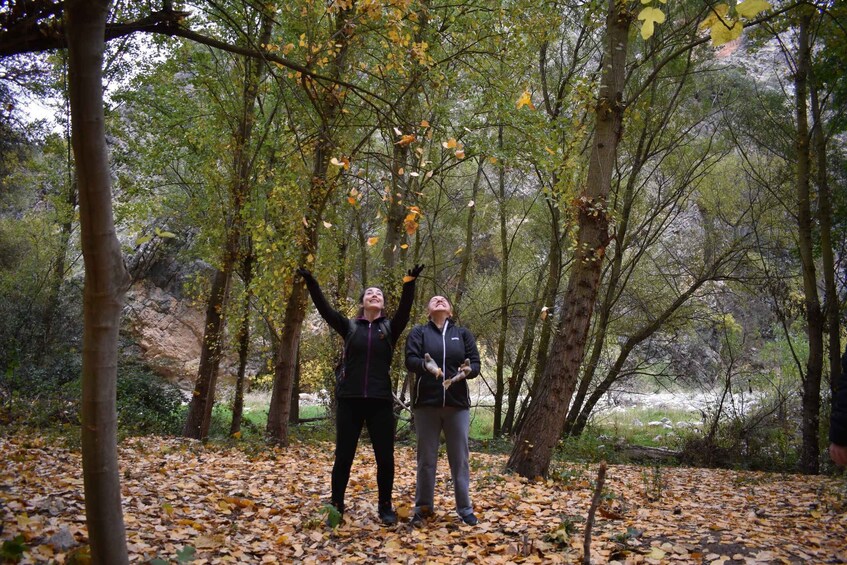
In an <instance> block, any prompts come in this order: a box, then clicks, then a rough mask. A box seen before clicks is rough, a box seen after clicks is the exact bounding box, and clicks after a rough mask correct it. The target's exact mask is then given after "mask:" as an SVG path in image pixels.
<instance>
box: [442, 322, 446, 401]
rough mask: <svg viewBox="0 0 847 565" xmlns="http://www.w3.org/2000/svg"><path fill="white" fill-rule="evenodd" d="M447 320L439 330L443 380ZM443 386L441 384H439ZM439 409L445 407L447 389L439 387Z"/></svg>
mask: <svg viewBox="0 0 847 565" xmlns="http://www.w3.org/2000/svg"><path fill="white" fill-rule="evenodd" d="M447 324H448V322H447V320H444V327H443V328H441V370H442V371H443V372H444V375H443V376H442V377H441V379H442V381H443V379H446V378H447V373H446V371H447ZM441 384H442V385H443V384H444V383H443V382H442V383H441ZM441 391H442V393H441V407H442V408H444V407H445V406H447V388H445V387H444V386H442V387H441Z"/></svg>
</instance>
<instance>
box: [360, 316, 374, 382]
mask: <svg viewBox="0 0 847 565" xmlns="http://www.w3.org/2000/svg"><path fill="white" fill-rule="evenodd" d="M371 325H372V322H368V354H367V356H366V357H365V382H364V390H363V391H362V392H363V393H364V395H365V398H367V397H368V373H370V371H371Z"/></svg>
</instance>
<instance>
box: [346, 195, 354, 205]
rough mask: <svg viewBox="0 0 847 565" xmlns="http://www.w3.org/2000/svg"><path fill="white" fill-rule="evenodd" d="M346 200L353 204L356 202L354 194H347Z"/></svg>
mask: <svg viewBox="0 0 847 565" xmlns="http://www.w3.org/2000/svg"><path fill="white" fill-rule="evenodd" d="M347 202H349V203H350V204H353V205H355V204H356V197H354V196H348V197H347Z"/></svg>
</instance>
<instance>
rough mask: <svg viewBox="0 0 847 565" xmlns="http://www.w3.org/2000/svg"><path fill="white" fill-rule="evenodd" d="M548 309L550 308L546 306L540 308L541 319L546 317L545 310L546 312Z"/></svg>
mask: <svg viewBox="0 0 847 565" xmlns="http://www.w3.org/2000/svg"><path fill="white" fill-rule="evenodd" d="M549 310H550V308H548V307H547V306H544V307H543V308H541V319H542V320H546V319H547V312H548V311H549Z"/></svg>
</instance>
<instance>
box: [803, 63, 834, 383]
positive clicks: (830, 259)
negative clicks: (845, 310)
mask: <svg viewBox="0 0 847 565" xmlns="http://www.w3.org/2000/svg"><path fill="white" fill-rule="evenodd" d="M809 76H810V78H811V84H810V88H809V91H810V94H811V103H812V108H811V110H812V142H813V144H814V154H815V163H816V164H817V167H816V168H817V185H818V222H819V224H820V230H821V270H822V271H823V280H824V318H825V323H826V326H825V327H826V332H827V334H828V336H829V386H830V392H831V393H832V394H835V386H836V383H837V382H838V377H839V375H840V374H841V326H840V324H839V320H838V311H839V303H840V301H839V298H838V288H837V286H836V282H835V254H834V253H833V245H832V189H831V188H830V186H829V177H828V171H827V166H828V158H827V154H826V144H827V139H826V134H825V133H824V129H823V116H822V113H823V112H822V110H821V105H820V100H819V98H818V85H817V82H816V81H815V79H814V74H812V73H811V72H810V74H809Z"/></svg>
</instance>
